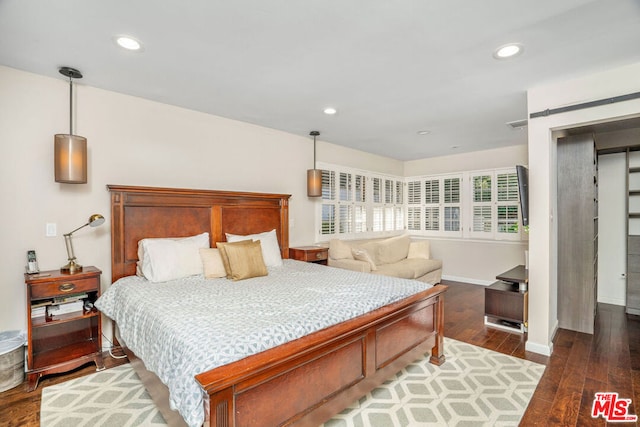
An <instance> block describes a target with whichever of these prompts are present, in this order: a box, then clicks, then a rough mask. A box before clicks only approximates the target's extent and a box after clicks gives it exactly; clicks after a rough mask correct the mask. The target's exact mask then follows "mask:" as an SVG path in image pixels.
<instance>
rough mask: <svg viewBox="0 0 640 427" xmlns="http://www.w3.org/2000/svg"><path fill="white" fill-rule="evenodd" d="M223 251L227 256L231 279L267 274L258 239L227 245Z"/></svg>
mask: <svg viewBox="0 0 640 427" xmlns="http://www.w3.org/2000/svg"><path fill="white" fill-rule="evenodd" d="M225 251H226V252H227V257H228V258H229V267H230V268H231V280H242V279H249V278H251V277H259V276H266V275H267V274H268V271H267V266H266V265H265V264H264V257H263V256H262V246H261V245H260V241H259V240H257V241H255V242H250V243H249V244H246V245H228V246H226V247H225Z"/></svg>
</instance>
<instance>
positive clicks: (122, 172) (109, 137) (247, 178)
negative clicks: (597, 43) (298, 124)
mask: <svg viewBox="0 0 640 427" xmlns="http://www.w3.org/2000/svg"><path fill="white" fill-rule="evenodd" d="M75 86H76V87H75V90H74V93H75V101H74V107H75V110H76V118H75V120H74V124H75V133H76V134H79V135H82V136H84V137H86V138H87V139H88V150H89V152H88V157H89V182H88V183H87V184H80V185H74V184H58V183H56V182H54V178H53V136H54V134H56V133H67V132H68V126H69V116H68V114H69V106H68V99H69V98H68V94H69V85H68V81H66V80H64V79H63V78H60V79H53V78H48V77H42V76H38V75H35V74H30V73H25V72H22V71H18V70H15V69H11V68H6V67H0V144H2V153H3V159H2V167H0V189H1V192H0V194H1V195H2V201H3V206H2V210H1V211H2V228H1V233H0V236H1V238H0V259H1V260H2V268H1V269H0V331H4V330H12V329H25V328H26V296H25V285H24V277H23V273H24V266H25V264H26V252H27V250H29V249H35V250H36V252H37V255H38V261H39V265H40V269H41V270H47V269H57V268H59V267H60V266H62V265H64V264H65V263H66V250H65V245H64V239H63V237H62V234H63V233H66V232H69V231H71V230H73V229H75V228H76V227H78V226H80V225H82V224H84V223H85V222H86V221H87V219H88V217H89V216H90V215H91V214H93V213H101V214H103V215H104V216H105V217H106V218H107V222H106V223H105V224H104V225H103V226H101V227H98V228H86V229H83V230H81V231H79V232H78V233H76V234H74V239H73V242H74V246H75V253H76V256H77V258H78V262H79V263H80V264H83V265H95V266H97V267H99V268H100V269H102V271H103V275H102V287H103V289H104V288H106V286H108V284H109V283H110V277H111V271H110V264H111V261H110V260H111V243H110V237H109V236H110V225H109V224H110V222H109V200H110V199H109V193H108V192H107V190H106V185H107V184H123V185H148V186H167V187H185V188H205V189H217V190H239V191H261V192H271V193H287V194H291V195H292V197H291V199H290V219H291V221H292V223H293V224H294V227H293V228H292V229H291V230H290V244H291V245H292V246H295V245H304V244H310V243H312V242H313V241H314V236H315V234H314V230H313V212H314V203H318V201H317V200H311V199H309V198H307V196H306V170H307V169H309V168H310V167H311V165H312V164H313V142H312V139H311V138H310V137H309V136H297V135H292V134H288V133H285V132H280V131H277V130H273V129H268V128H264V127H260V126H254V125H250V124H247V123H242V122H238V121H233V120H228V119H224V118H221V117H216V116H212V115H208V114H203V113H199V112H195V111H190V110H186V109H183V108H178V107H174V106H170V105H165V104H160V103H157V102H151V101H147V100H144V99H141V98H136V97H132V96H126V95H122V94H118V93H114V92H108V91H105V90H101V89H96V88H92V87H89V86H84V85H82V83H81V81H80V82H79V84H77V85H75ZM318 160H319V161H324V162H330V163H337V164H349V165H352V166H353V167H359V168H367V169H369V170H372V171H376V172H384V173H389V172H393V173H398V172H400V173H401V171H402V163H401V162H399V161H396V160H392V159H387V158H384V157H380V156H376V155H372V154H367V153H362V152H359V151H356V150H348V149H343V148H342V147H336V146H334V145H332V144H328V143H324V142H322V141H320V140H319V141H318ZM48 222H50V223H56V224H57V229H58V236H57V237H45V224H46V223H48Z"/></svg>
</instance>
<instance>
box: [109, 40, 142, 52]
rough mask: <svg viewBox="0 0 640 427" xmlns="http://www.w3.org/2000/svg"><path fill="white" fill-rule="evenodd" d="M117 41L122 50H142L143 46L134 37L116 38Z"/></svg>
mask: <svg viewBox="0 0 640 427" xmlns="http://www.w3.org/2000/svg"><path fill="white" fill-rule="evenodd" d="M115 41H116V43H117V44H118V46H120V47H121V48H124V49H127V50H136V51H139V50H142V44H141V43H140V42H139V41H138V40H136V39H134V38H133V37H129V36H116V37H115Z"/></svg>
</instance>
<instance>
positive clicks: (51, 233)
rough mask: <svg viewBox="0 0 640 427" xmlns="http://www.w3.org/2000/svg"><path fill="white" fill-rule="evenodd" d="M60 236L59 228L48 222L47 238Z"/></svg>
mask: <svg viewBox="0 0 640 427" xmlns="http://www.w3.org/2000/svg"><path fill="white" fill-rule="evenodd" d="M57 235H58V226H57V224H56V223H55V222H48V223H47V226H46V231H45V237H56V236H57Z"/></svg>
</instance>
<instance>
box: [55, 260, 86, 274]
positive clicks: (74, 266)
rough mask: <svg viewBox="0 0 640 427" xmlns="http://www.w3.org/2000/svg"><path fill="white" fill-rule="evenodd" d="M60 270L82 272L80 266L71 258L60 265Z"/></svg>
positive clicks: (62, 271) (70, 272)
mask: <svg viewBox="0 0 640 427" xmlns="http://www.w3.org/2000/svg"><path fill="white" fill-rule="evenodd" d="M60 272H61V273H63V274H76V273H80V272H82V266H81V265H80V264H76V261H75V260H73V259H72V260H71V261H69V262H68V263H67V265H65V266H64V267H60Z"/></svg>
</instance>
